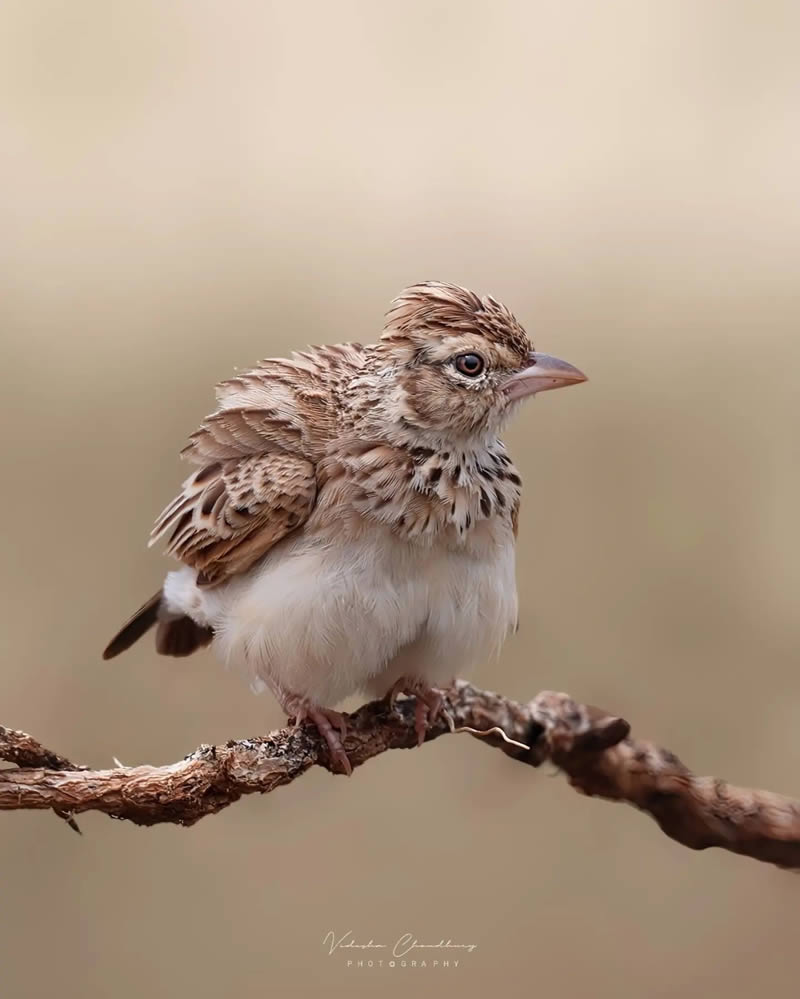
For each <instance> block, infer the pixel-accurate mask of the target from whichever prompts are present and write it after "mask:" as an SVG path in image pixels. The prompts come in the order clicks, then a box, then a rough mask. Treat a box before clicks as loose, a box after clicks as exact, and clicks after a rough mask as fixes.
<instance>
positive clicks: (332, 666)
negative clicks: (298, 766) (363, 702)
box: [104, 282, 586, 773]
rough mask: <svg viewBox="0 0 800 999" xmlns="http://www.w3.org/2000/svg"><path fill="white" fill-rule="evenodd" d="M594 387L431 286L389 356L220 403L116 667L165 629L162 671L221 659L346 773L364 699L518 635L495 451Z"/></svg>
mask: <svg viewBox="0 0 800 999" xmlns="http://www.w3.org/2000/svg"><path fill="white" fill-rule="evenodd" d="M585 380H586V376H585V375H583V374H582V373H581V372H580V371H578V370H577V368H573V367H572V365H570V364H567V363H566V362H564V361H560V360H558V359H557V358H555V357H550V356H549V355H547V354H539V353H535V352H534V351H532V349H531V343H530V341H529V339H528V336H527V335H526V333H525V331H524V330H523V328H522V327H521V326H520V325H519V323H518V322H517V320H516V319H515V318H514V316H513V315H512V314H511V312H509V310H508V309H507V308H506V307H505V306H504V305H501V304H500V303H499V302H497V301H495V299H493V298H491V297H489V296H486V297H479V296H478V295H476V294H474V293H473V292H471V291H467V290H466V289H464V288H459V287H457V286H455V285H450V284H440V283H437V282H428V283H425V284H418V285H414V286H413V287H411V288H408V289H406V291H404V292H403V293H402V294H401V295H400V296H399V297H398V298H397V299H395V301H394V302H393V303H392V305H391V307H390V309H389V312H388V314H387V317H386V323H385V328H384V331H383V334H382V336H381V338H380V341H379V342H378V343H374V344H366V345H363V346H362V345H361V344H357V343H346V344H339V345H336V346H324V347H312V348H309V349H308V350H307V351H305V352H302V353H295V354H293V355H292V356H291V357H290V358H288V359H281V358H271V359H268V360H265V361H262V362H261V363H260V364H259V365H258V366H257V367H256V368H254V369H253V370H252V371H248V372H246V373H244V374H240V375H237V376H236V377H235V378H231V379H229V380H228V381H224V382H222V383H221V384H220V385H219V386H218V387H217V401H218V407H217V410H216V412H214V413H213V414H212V415H211V416H209V417H208V418H207V419H206V420H204V421H203V423H202V425H201V426H200V428H199V430H197V431H196V433H194V434H193V435H192V436H191V438H190V440H189V443H188V445H187V446H186V447H185V448H184V450H183V452H182V453H183V456H184V457H185V458H186V459H187V460H188V461H190V462H191V463H192V464H193V465H196V466H197V471H196V472H194V474H192V475H191V476H190V477H189V478H188V479H187V480H186V481H185V482H184V483H183V489H182V492H181V493H180V494H179V495H178V496H177V497H176V499H175V500H173V502H172V503H170V505H169V506H168V507H167V508H166V509H165V510H164V512H163V513H162V514H161V516H160V517H159V519H158V521H157V522H156V525H155V527H154V528H153V531H152V535H151V544H152V543H154V542H155V541H157V540H158V539H159V538H162V537H164V536H167V539H168V540H167V551H168V552H169V553H170V554H171V555H174V556H175V557H177V558H178V559H179V560H180V561H181V562H182V563H183V567H182V568H181V569H178V570H177V571H175V572H170V573H168V574H167V577H166V580H165V582H164V586H163V589H161V590H160V591H159V592H158V593H156V594H155V596H154V597H152V598H151V599H150V600H149V601H148V602H147V603H146V604H145V605H144V606H143V607H142V608H141V609H140V610H139V611H137V612H136V614H135V615H134V616H133V617H132V618H131V620H130V621H129V622H128V623H127V624H126V625H125V626H124V627H123V628H122V630H121V631H120V632H119V634H118V635H117V636H116V637H115V638H114V639H113V640H112V641H111V642H110V643H109V645H108V647H107V648H106V650H105V652H104V658H105V659H111V658H112V657H113V656H116V655H118V654H119V653H120V652H122V651H124V650H125V649H127V648H128V647H129V646H130V645H132V644H133V643H134V642H135V641H136V640H137V639H138V638H140V637H141V636H142V635H143V634H144V633H145V632H146V631H148V630H149V629H150V628H151V627H153V626H154V625H155V627H156V649H157V651H158V652H160V653H161V654H162V655H171V656H187V655H189V654H191V653H192V652H194V651H196V650H197V649H199V648H202V647H203V646H205V645H208V644H209V643H212V642H213V645H214V647H215V649H216V651H217V653H218V655H219V656H220V658H221V659H222V660H223V661H224V662H225V663H234V664H236V665H239V666H243V667H244V668H245V669H246V670H247V672H248V673H249V676H250V679H251V682H252V684H253V686H254V688H255V689H256V690H263V689H264V688H265V687H269V688H270V689H271V690H272V692H273V694H274V695H275V697H276V698H277V699H278V701H279V702H280V704H281V705H282V707H283V709H284V711H286V712H287V714H288V715H290V716H292V717H294V718H295V719H297V722H298V723H300V722H302V721H303V720H305V719H308V720H309V721H311V722H313V723H314V724H315V725H316V726H317V728H318V730H319V732H320V734H321V735H322V736H323V737H324V738H325V740H326V741H327V743H328V746H329V747H330V751H331V756H332V757H333V759H334V760H335V761H336V763H337V764H338V766H339V767H340V768H341V769H342V770H343V771H345V772H347V773H349V772H350V762H349V760H348V758H347V755H346V753H345V751H344V746H343V739H344V737H345V735H346V726H345V719H344V716H343V715H342V714H341V713H340V712H338V711H335V710H333V706H334V705H335V704H337V703H338V702H339V701H341V700H342V699H343V698H344V697H347V696H348V695H350V694H353V693H355V692H357V691H359V690H362V691H365V692H367V693H370V694H372V695H377V696H383V695H384V694H388V695H389V696H390V699H391V700H393V699H394V697H395V696H396V695H397V694H398V693H406V694H413V695H416V697H417V705H416V709H415V710H416V727H417V734H418V737H419V739H420V741H421V740H422V738H423V737H424V734H425V731H426V727H427V725H428V724H429V723H430V722H431V720H433V719H434V718H435V717H436V715H437V714H438V712H439V711H440V709H441V696H440V695H439V694H438V693H437V692H436V690H435V689H434V685H435V684H437V683H442V682H443V681H447V680H450V679H452V677H453V676H454V675H455V674H456V672H458V673H462V672H465V671H467V670H469V668H470V667H472V666H475V665H477V664H478V663H479V662H481V661H482V660H485V659H487V658H489V657H491V656H493V655H495V654H497V652H498V651H499V650H500V647H501V646H502V644H503V641H504V640H505V638H506V636H507V634H508V633H509V631H511V630H513V628H514V627H515V625H516V621H517V592H516V584H515V579H514V541H515V537H516V531H517V516H518V512H519V503H520V491H521V480H520V477H519V474H518V473H517V471H516V469H515V468H514V466H513V464H512V463H511V459H510V458H509V457H508V454H507V453H506V449H505V446H504V445H503V443H502V441H501V440H500V439H499V437H498V434H499V432H500V430H501V428H502V426H503V424H504V423H505V422H506V421H507V420H508V418H509V416H510V415H511V414H512V413H513V412H514V410H515V409H517V407H518V405H519V403H520V400H522V399H524V398H525V397H526V396H530V395H533V394H534V393H536V392H541V391H544V390H546V389H554V388H561V387H562V386H566V385H574V384H576V383H578V382H582V381H585Z"/></svg>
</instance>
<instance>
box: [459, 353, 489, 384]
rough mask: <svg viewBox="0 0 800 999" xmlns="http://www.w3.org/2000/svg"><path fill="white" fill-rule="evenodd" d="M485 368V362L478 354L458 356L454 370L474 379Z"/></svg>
mask: <svg viewBox="0 0 800 999" xmlns="http://www.w3.org/2000/svg"><path fill="white" fill-rule="evenodd" d="M485 367H486V362H485V361H484V359H483V358H482V357H481V355H480V354H459V355H458V357H457V358H456V370H457V371H460V372H461V374H462V375H469V376H470V378H475V376H476V375H479V374H480V373H481V372H482V371H483V369H484V368H485Z"/></svg>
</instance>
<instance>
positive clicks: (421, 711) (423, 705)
mask: <svg viewBox="0 0 800 999" xmlns="http://www.w3.org/2000/svg"><path fill="white" fill-rule="evenodd" d="M398 694H406V695H407V696H408V697H415V698H416V699H417V701H416V704H415V705H414V731H415V732H416V733H417V745H418V746H421V745H422V743H423V742H424V741H425V733H426V732H427V731H428V729H429V728H430V726H431V725H433V723H434V722H435V721H436V719H437V718H438V717H439V715H440V714H441V712H442V709H443V707H444V697H442V694H441V692H440V691H438V690H436V688H435V687H431V685H430V684H429V683H428V682H427V681H425V680H423V679H422V678H421V677H418V676H401V677H400V679H399V680H397V681H396V682H395V683H394V684H393V685H392V687H391V689H390V690H389V693H388V695H387V700H388V703H389V709H390V710H392V709H393V708H394V702H395V701H396V700H397V695H398Z"/></svg>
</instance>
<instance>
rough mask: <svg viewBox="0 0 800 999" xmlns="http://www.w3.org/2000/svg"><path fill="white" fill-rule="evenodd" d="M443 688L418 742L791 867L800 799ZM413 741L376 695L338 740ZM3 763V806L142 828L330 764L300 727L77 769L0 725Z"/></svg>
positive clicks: (354, 753) (606, 726) (617, 721)
mask: <svg viewBox="0 0 800 999" xmlns="http://www.w3.org/2000/svg"><path fill="white" fill-rule="evenodd" d="M443 693H444V695H445V708H446V712H445V713H443V715H442V717H441V718H440V719H439V720H438V721H437V722H436V723H435V724H434V725H433V727H432V728H431V729H430V730H429V732H428V734H427V738H426V741H431V740H433V739H437V738H439V736H441V735H445V734H447V733H449V732H452V731H454V730H456V729H465V728H466V729H475V730H477V732H476V734H479V735H480V737H481V742H483V743H484V744H486V743H488V744H489V745H491V746H494V747H496V748H498V749H500V751H501V752H503V753H505V754H506V755H507V756H510V757H512V758H513V759H516V760H518V761H520V762H522V763H527V764H529V765H531V766H534V767H538V766H540V765H541V764H542V763H544V762H545V761H547V760H550V761H552V763H554V764H555V765H556V767H558V768H559V769H560V770H561V771H562V772H563V773H564V774H565V775H566V777H567V779H568V780H569V783H570V784H571V785H572V786H573V787H574V788H575V789H576V790H578V791H581V792H582V793H583V794H586V795H591V796H596V797H600V798H607V799H610V800H612V801H625V802H627V803H628V804H631V805H634V806H635V807H636V808H639V809H641V810H642V811H644V812H647V813H649V814H650V815H652V816H653V818H654V819H655V820H656V822H657V823H658V824H659V826H660V827H661V829H662V831H663V832H665V833H666V834H667V836H670V837H671V838H672V839H674V840H676V841H677V842H679V843H682V844H683V845H684V846H688V847H690V848H691V849H694V850H704V849H706V848H708V847H710V846H717V847H722V848H723V849H725V850H730V851H732V852H733V853H739V854H743V855H745V856H748V857H754V858H755V859H757V860H762V861H766V862H768V863H772V864H777V865H778V866H780V867H786V868H795V869H800V802H796V801H793V800H792V799H790V798H785V797H783V796H781V795H778V794H772V793H771V792H768V791H754V790H749V789H747V788H737V787H734V786H732V785H730V784H726V783H725V782H724V781H722V780H719V779H717V778H714V777H695V776H694V774H692V773H691V772H690V771H689V770H688V768H687V767H686V766H684V764H683V763H681V761H680V760H679V759H678V758H677V757H676V756H675V755H674V754H673V753H670V752H669V751H668V750H666V749H660V748H659V747H658V746H655V745H653V744H652V743H650V742H644V741H641V740H638V739H634V738H632V737H630V735H629V732H630V726H629V725H628V723H627V722H626V721H624V720H623V719H622V718H617V717H614V716H613V715H610V714H608V713H607V712H605V711H601V710H600V709H598V708H593V707H590V706H587V705H583V704H579V703H577V702H576V701H573V700H572V698H570V697H569V696H568V695H567V694H557V693H552V692H550V691H545V692H543V693H541V694H539V695H538V697H536V698H534V700H532V701H530V702H529V703H528V704H519V703H517V702H516V701H512V700H509V699H508V698H506V697H502V696H500V695H499V694H493V693H490V692H488V691H484V690H480V689H478V688H477V687H473V686H472V685H471V684H468V683H465V682H464V681H462V680H458V681H456V683H455V684H454V685H453V686H452V687H450V688H448V689H447V690H445V691H443ZM448 716H449V717H448ZM490 729H497V730H499V731H495V732H490V731H489V730H490ZM415 745H416V736H415V734H414V701H413V699H411V700H400V701H398V702H397V703H396V705H395V708H394V710H390V709H389V708H388V706H387V704H386V702H384V701H373V702H371V703H369V704H365V705H364V706H363V707H362V708H359V710H358V711H356V712H355V713H354V714H352V715H350V717H349V732H348V736H347V740H346V743H345V747H346V750H347V754H348V756H349V757H350V761H351V763H352V764H353V766H354V767H357V766H360V765H361V764H362V763H366V761H367V760H370V759H372V757H373V756H377V755H378V754H380V753H383V752H385V751H386V750H387V749H411V748H412V747H414V746H415ZM0 760H6V761H8V762H10V763H13V764H16V766H14V767H11V768H6V769H0V810H14V809H32V808H43V809H52V810H53V811H55V812H56V813H57V814H59V815H60V816H61V817H63V818H67V819H68V820H71V819H72V816H74V815H77V814H79V813H80V812H86V811H100V812H105V813H106V814H107V815H110V816H112V817H114V818H119V819H128V820H130V821H131V822H135V823H137V824H139V825H155V824H157V823H160V822H172V823H177V824H180V825H187V826H188V825H192V824H193V823H194V822H197V820H198V819H201V818H202V817H203V816H205V815H211V814H213V813H215V812H218V811H220V810H221V809H223V808H225V807H226V806H227V805H230V804H231V803H232V802H234V801H237V800H238V799H239V798H240V797H241V796H242V795H245V794H253V793H256V792H258V793H262V794H263V793H265V792H267V791H273V790H274V789H275V788H277V787H280V786H281V785H282V784H289V783H290V782H291V781H293V780H295V779H296V778H297V777H299V776H300V775H301V774H303V773H304V772H305V771H306V770H308V769H309V767H312V766H314V765H315V764H318V765H320V766H323V767H326V768H327V769H329V770H330V769H331V761H330V758H329V755H328V751H327V748H326V746H325V744H324V742H322V741H321V740H320V739H319V738H318V736H317V734H316V730H315V729H313V728H309V727H305V726H304V727H302V728H299V729H297V730H295V729H292V728H284V729H279V730H278V731H275V732H272V733H271V734H270V735H267V736H259V737H257V738H254V739H240V740H237V741H231V742H228V743H226V744H225V745H223V746H200V747H199V748H198V749H196V750H195V751H194V752H193V753H191V754H190V755H189V756H187V757H186V758H185V759H183V760H181V761H180V762H178V763H173V764H170V765H168V766H162V767H152V766H140V767H117V768H115V769H113V770H87V769H85V768H82V767H77V766H75V764H73V763H71V762H70V761H69V760H67V759H65V758H64V757H62V756H59V755H57V754H56V753H52V752H50V751H49V750H47V749H45V748H43V747H42V746H41V745H40V744H39V743H38V742H36V740H35V739H32V738H31V737H30V736H28V735H25V734H24V733H22V732H15V731H13V730H9V729H5V728H1V727H0Z"/></svg>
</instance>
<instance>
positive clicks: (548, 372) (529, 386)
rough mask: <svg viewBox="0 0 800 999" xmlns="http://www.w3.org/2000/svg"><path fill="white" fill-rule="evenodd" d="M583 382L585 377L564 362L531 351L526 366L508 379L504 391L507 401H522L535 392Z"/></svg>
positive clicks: (548, 355)
mask: <svg viewBox="0 0 800 999" xmlns="http://www.w3.org/2000/svg"><path fill="white" fill-rule="evenodd" d="M585 381H586V375H585V374H584V373H583V372H582V371H578V369H577V368H574V367H573V366H572V365H571V364H567V362H566V361H561V360H559V358H557V357H551V356H550V354H539V353H537V352H536V351H535V350H532V351H531V352H530V354H529V355H528V366H527V367H526V368H523V369H522V371H518V372H517V373H516V374H515V375H512V376H511V377H510V378H509V379H508V381H507V382H506V383H505V386H504V391H505V392H506V394H507V395H508V398H509V399H524V398H525V396H528V395H533V394H534V393H535V392H547V391H548V390H549V389H557V388H564V387H565V386H566V385H578V384H580V382H585Z"/></svg>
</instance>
